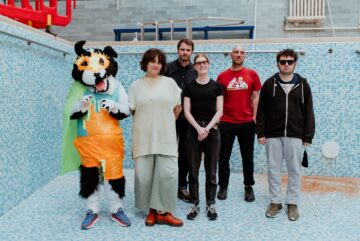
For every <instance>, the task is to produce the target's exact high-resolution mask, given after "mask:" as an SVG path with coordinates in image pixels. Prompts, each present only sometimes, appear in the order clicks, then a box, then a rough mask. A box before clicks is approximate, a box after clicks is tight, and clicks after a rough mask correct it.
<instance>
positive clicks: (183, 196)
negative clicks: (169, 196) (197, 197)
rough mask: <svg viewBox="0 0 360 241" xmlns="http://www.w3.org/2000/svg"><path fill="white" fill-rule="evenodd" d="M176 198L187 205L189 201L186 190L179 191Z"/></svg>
mask: <svg viewBox="0 0 360 241" xmlns="http://www.w3.org/2000/svg"><path fill="white" fill-rule="evenodd" d="M178 198H179V199H181V200H183V201H184V202H186V203H189V202H190V201H191V198H190V194H189V192H188V191H187V190H186V189H179V191H178Z"/></svg>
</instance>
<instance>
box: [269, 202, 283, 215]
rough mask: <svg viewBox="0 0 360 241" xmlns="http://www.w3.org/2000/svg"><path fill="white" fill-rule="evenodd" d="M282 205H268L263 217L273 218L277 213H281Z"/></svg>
mask: <svg viewBox="0 0 360 241" xmlns="http://www.w3.org/2000/svg"><path fill="white" fill-rule="evenodd" d="M281 210H282V204H281V203H279V204H278V203H270V205H269V206H268V208H267V210H266V213H265V216H266V217H268V218H275V217H277V215H278V214H279V213H281Z"/></svg>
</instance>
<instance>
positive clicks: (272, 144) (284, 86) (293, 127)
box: [256, 49, 315, 221]
mask: <svg viewBox="0 0 360 241" xmlns="http://www.w3.org/2000/svg"><path fill="white" fill-rule="evenodd" d="M276 60H277V66H278V69H279V72H278V73H276V74H275V75H273V76H271V77H270V78H269V79H267V80H266V81H265V83H264V85H263V87H262V88H261V92H260V100H259V106H258V110H257V118H256V133H257V136H258V141H259V143H260V144H262V145H265V149H266V157H267V162H268V181H269V191H270V201H271V203H270V205H269V206H268V208H267V210H266V213H265V216H266V217H268V218H273V217H276V216H277V215H278V214H279V213H280V212H281V210H282V201H281V164H282V161H283V159H284V160H285V162H286V167H287V171H288V187H287V199H286V204H287V214H288V219H289V220H290V221H296V220H297V219H298V218H299V212H298V208H297V205H298V202H299V197H300V192H301V162H302V157H303V149H304V146H308V145H310V144H311V142H312V139H313V137H314V133H315V117H314V110H313V102H312V95H311V89H310V86H309V84H308V82H307V80H306V79H305V78H303V77H301V76H300V75H299V74H296V73H294V70H295V67H296V62H297V60H298V55H297V53H296V52H295V51H294V50H293V49H285V50H282V51H280V52H279V53H278V54H277V56H276Z"/></svg>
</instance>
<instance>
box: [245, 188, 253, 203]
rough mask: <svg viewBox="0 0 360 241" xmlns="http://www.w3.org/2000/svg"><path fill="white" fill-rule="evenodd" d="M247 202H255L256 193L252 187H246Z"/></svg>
mask: <svg viewBox="0 0 360 241" xmlns="http://www.w3.org/2000/svg"><path fill="white" fill-rule="evenodd" d="M245 201H247V202H253V201H255V195H254V191H253V189H252V187H251V186H245Z"/></svg>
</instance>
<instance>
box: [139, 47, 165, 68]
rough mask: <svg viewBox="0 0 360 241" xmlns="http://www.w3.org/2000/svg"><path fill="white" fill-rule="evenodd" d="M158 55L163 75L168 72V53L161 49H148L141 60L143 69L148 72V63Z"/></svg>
mask: <svg viewBox="0 0 360 241" xmlns="http://www.w3.org/2000/svg"><path fill="white" fill-rule="evenodd" d="M156 56H158V59H159V63H160V64H161V70H160V73H159V74H161V75H163V74H164V73H165V72H166V55H165V53H164V52H163V51H162V50H161V49H156V48H151V49H148V50H146V52H145V53H144V55H143V57H142V59H141V61H140V67H141V70H142V71H144V72H146V68H147V65H148V63H149V62H150V61H152V60H154V59H155V58H156Z"/></svg>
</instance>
